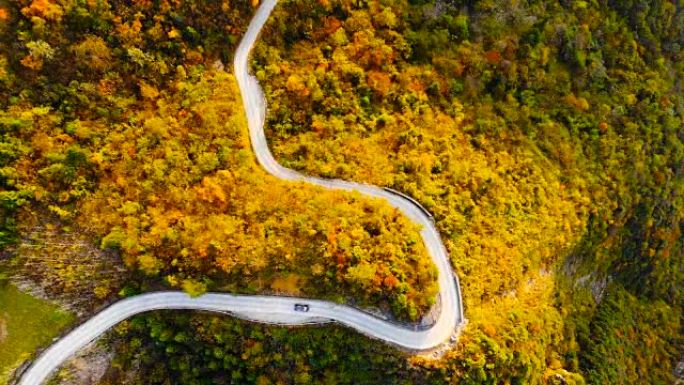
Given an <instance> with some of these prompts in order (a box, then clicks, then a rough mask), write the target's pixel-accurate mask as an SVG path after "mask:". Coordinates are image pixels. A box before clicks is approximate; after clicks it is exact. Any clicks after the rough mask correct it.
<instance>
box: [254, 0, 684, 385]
mask: <svg viewBox="0 0 684 385" xmlns="http://www.w3.org/2000/svg"><path fill="white" fill-rule="evenodd" d="M683 47H684V3H682V2H681V1H674V2H672V1H655V2H654V1H617V2H614V1H574V2H570V1H543V2H541V1H532V2H517V1H502V2H497V1H450V2H445V1H423V0H415V1H413V0H412V1H403V0H396V1H392V0H389V1H368V2H356V1H346V0H331V1H301V0H290V1H282V2H280V3H279V6H278V7H277V8H276V10H275V12H274V14H273V16H272V18H271V20H270V21H269V23H268V25H267V26H266V28H265V30H264V33H263V38H262V40H261V41H260V45H259V46H258V47H257V49H256V51H255V61H254V64H253V70H254V73H255V74H256V76H257V77H258V78H259V80H260V81H261V84H262V85H263V86H264V90H265V94H266V98H267V100H268V105H269V116H268V118H267V127H268V131H267V136H268V137H269V139H270V140H271V144H272V148H273V149H274V154H275V156H276V157H277V158H278V159H279V161H280V162H281V163H282V164H284V165H285V166H287V167H292V168H295V169H299V170H301V171H303V172H307V173H310V174H316V175H322V176H326V177H335V178H343V179H351V180H357V181H364V182H368V183H372V184H376V185H385V186H390V187H393V188H395V189H398V190H400V191H403V192H406V193H408V194H409V195H411V196H413V197H415V198H416V199H418V200H419V201H420V202H421V203H422V204H423V205H424V206H425V207H427V208H428V210H430V211H431V212H433V213H434V214H435V217H436V220H437V226H438V228H439V229H440V231H441V233H442V235H443V237H444V239H445V242H446V245H447V247H448V249H449V252H450V254H451V257H452V261H453V264H454V267H455V269H456V271H457V272H458V273H459V275H460V276H461V277H463V279H462V284H463V293H464V301H465V309H466V317H467V318H468V319H469V321H470V323H469V325H468V328H467V329H466V332H465V334H464V336H463V337H462V343H461V344H460V345H459V348H458V349H456V350H454V351H453V352H451V353H449V354H448V356H447V359H446V360H444V361H443V362H440V363H439V364H435V365H432V364H430V366H433V367H434V368H435V370H444V369H446V370H447V371H448V372H449V373H452V375H454V376H455V377H459V378H461V379H462V382H464V383H473V384H482V383H526V384H535V383H544V382H546V383H565V382H567V383H576V382H581V381H584V380H586V381H588V382H589V383H595V384H604V383H611V384H613V383H625V384H627V383H667V382H668V381H670V382H672V381H673V380H672V369H673V365H674V363H675V362H676V361H677V360H678V359H680V358H681V356H682V345H681V342H682V334H681V324H682V322H681V319H682V309H684V306H682V305H683V302H682V292H683V291H684V287H683V286H684V259H683V258H682V243H683V242H682V240H683V239H682V237H683V235H682V229H683V228H684V227H683V226H684V222H683V219H684V215H683V213H684V211H683V208H684V201H683V200H682V195H684V176H683V175H682V172H683V166H682V165H683V164H684V144H683V143H684V130H683V128H682V127H684V119H683V115H684V100H683V98H682V95H683V92H682V79H683V75H684V67H683V66H682V63H683V62H684V61H683V60H682V59H683V55H684V52H683V51H682V48H683ZM615 317H617V318H615ZM614 319H619V320H621V321H620V322H618V321H614ZM608 320H611V321H608ZM649 324H651V326H650V327H649V326H648V325H649ZM620 325H622V326H620ZM627 325H629V326H627ZM620 338H627V339H628V341H629V342H627V343H622V342H619V341H620ZM642 338H644V339H646V340H647V341H648V342H646V343H643V344H642V343H641V341H640V339H642ZM623 344H624V345H623ZM618 345H619V346H623V347H624V349H623V348H617V346H618ZM606 355H609V356H611V357H614V358H613V359H610V360H609V359H607V357H605V356H606ZM581 374H583V375H584V380H582V379H581V376H580V375H581ZM559 381H560V382H559ZM563 381H564V382H563Z"/></svg>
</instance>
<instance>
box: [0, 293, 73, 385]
mask: <svg viewBox="0 0 684 385" xmlns="http://www.w3.org/2000/svg"><path fill="white" fill-rule="evenodd" d="M73 320H74V316H73V315H71V314H70V313H68V312H65V311H63V310H60V309H59V308H57V307H56V306H54V305H52V304H50V303H48V302H45V301H42V300H40V299H37V298H34V297H32V296H30V295H27V294H24V293H22V292H20V291H19V290H17V288H16V287H14V286H13V285H11V284H9V283H6V282H3V281H2V280H0V384H5V383H6V382H7V380H8V377H9V372H10V371H11V370H12V369H15V368H16V367H17V366H18V365H20V364H21V362H22V361H23V360H24V359H26V358H28V357H29V356H30V355H31V354H32V353H33V352H34V351H35V349H36V348H37V347H39V346H41V345H46V344H47V343H49V342H50V340H51V339H52V338H53V337H55V336H56V335H57V334H58V333H59V331H60V330H62V329H63V328H64V327H66V326H67V325H69V324H70V323H71V322H73Z"/></svg>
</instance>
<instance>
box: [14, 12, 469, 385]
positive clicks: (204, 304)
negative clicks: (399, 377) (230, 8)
mask: <svg viewBox="0 0 684 385" xmlns="http://www.w3.org/2000/svg"><path fill="white" fill-rule="evenodd" d="M275 5H276V0H266V1H264V2H263V3H262V5H261V6H260V7H259V9H258V10H257V12H256V14H255V16H254V18H253V19H252V22H251V23H250V25H249V28H248V29H247V32H246V33H245V36H244V37H243V39H242V41H241V42H240V45H239V47H238V49H237V52H236V55H235V62H234V67H235V76H236V78H237V81H238V84H239V86H240V92H241V94H242V99H243V103H244V107H245V112H246V114H247V120H248V124H249V133H250V139H251V141H252V146H253V148H254V152H255V153H256V156H257V159H258V161H259V163H260V164H261V165H262V166H263V167H264V168H265V169H266V171H268V172H269V173H271V174H273V175H274V176H276V177H278V178H281V179H284V180H290V181H303V182H307V183H311V184H315V185H318V186H322V187H325V188H329V189H335V190H346V191H350V190H355V191H359V192H360V193H362V194H364V195H366V196H369V197H373V198H380V199H384V200H385V201H387V202H388V203H389V204H391V205H392V206H394V207H396V208H397V209H399V210H401V211H402V212H403V213H404V214H405V215H406V216H408V217H409V218H410V219H411V220H413V221H414V222H416V223H417V224H419V225H420V226H422V230H421V236H422V237H423V241H424V243H425V246H426V248H427V250H428V252H429V254H430V256H431V257H432V260H433V262H434V263H435V265H436V266H437V268H438V270H439V287H440V292H439V296H440V303H441V312H440V313H439V315H438V316H437V319H436V322H435V323H434V324H433V325H432V327H430V328H429V329H426V330H421V331H416V330H414V329H413V328H407V327H405V326H401V325H396V324H393V323H390V322H387V321H384V320H382V319H379V318H376V317H374V316H372V315H370V314H368V313H366V312H363V311H361V310H358V309H355V308H352V307H349V306H346V305H339V304H335V303H331V302H326V301H320V300H310V299H301V298H288V297H276V296H259V295H231V294H219V293H212V294H205V295H203V296H201V297H198V298H190V297H189V296H188V295H186V294H184V293H182V292H156V293H148V294H142V295H138V296H135V297H130V298H126V299H124V300H121V301H119V302H117V303H115V304H113V305H111V306H110V307H108V308H107V309H105V310H103V311H102V312H100V313H98V314H97V315H95V316H94V317H92V318H91V319H90V320H88V321H87V322H85V323H84V324H82V325H80V326H79V327H77V328H75V329H74V330H72V331H71V332H70V333H69V334H67V335H66V336H64V337H63V338H61V339H60V340H59V341H57V342H56V343H55V344H53V345H52V346H50V347H49V348H48V349H46V350H45V351H44V352H43V353H42V354H41V355H40V356H39V357H38V358H37V359H36V360H35V361H34V362H33V364H32V365H31V366H30V367H29V368H28V370H27V371H26V372H25V373H24V375H23V376H22V378H21V380H20V382H19V383H20V384H21V385H38V384H42V383H43V382H44V381H45V380H46V379H47V378H48V377H49V375H50V374H51V373H52V372H53V371H54V370H56V369H57V368H58V367H59V366H60V365H61V364H62V363H63V362H64V361H66V360H67V359H68V358H69V357H71V356H72V355H73V354H74V353H76V352H77V351H78V350H79V349H81V348H83V347H84V346H86V345H87V344H88V343H90V342H91V341H93V340H95V339H96V338H97V337H99V336H100V335H102V334H103V333H104V332H106V331H107V330H108V329H109V328H111V327H112V326H114V325H116V324H117V323H119V322H121V321H123V320H125V319H126V318H128V317H131V316H133V315H135V314H139V313H143V312H147V311H151V310H160V309H190V310H207V311H215V312H227V313H231V314H234V315H237V316H240V317H243V318H248V319H250V320H253V321H258V322H265V323H272V324H283V325H300V324H307V323H324V322H330V321H335V322H338V323H340V324H343V325H346V326H349V327H351V328H353V329H355V330H357V331H359V332H361V333H363V334H365V335H367V336H369V337H372V338H377V339H380V340H383V341H385V342H388V343H391V344H394V345H397V346H400V347H403V348H407V349H411V350H428V349H431V348H434V347H436V346H438V345H440V344H442V343H443V342H446V341H448V339H449V338H450V337H451V336H452V335H454V332H455V330H456V328H457V327H458V326H460V325H461V324H462V323H463V322H464V318H463V307H462V303H461V295H460V288H459V284H458V278H457V277H456V276H455V275H454V274H453V272H452V270H451V265H450V263H449V256H448V254H447V252H446V249H445V248H444V245H443V244H442V242H441V239H440V236H439V233H438V232H437V229H436V228H435V226H434V223H433V222H432V220H431V219H430V218H429V217H428V216H427V215H426V214H425V213H424V212H423V211H422V210H421V209H420V208H419V207H418V206H416V205H415V204H414V203H412V202H411V201H410V200H409V199H407V198H404V197H402V196H401V195H398V194H395V193H393V192H391V191H387V190H384V189H381V188H378V187H374V186H369V185H364V184H358V183H352V182H345V181H342V180H326V179H321V178H315V177H310V176H305V175H302V174H299V173H297V172H295V171H293V170H290V169H286V168H284V167H282V166H281V165H280V164H278V162H276V161H275V159H274V158H273V156H272V155H271V152H270V150H269V148H268V143H267V141H266V137H265V135H264V127H263V126H264V120H265V116H266V102H265V99H264V96H263V93H262V90H261V88H260V87H259V84H258V82H257V81H256V79H255V78H254V77H253V76H251V75H250V74H249V71H248V59H249V53H250V51H251V49H252V46H253V45H254V43H255V41H256V39H257V37H258V35H259V32H260V31H261V28H262V27H263V25H264V23H265V22H266V20H267V19H268V16H269V15H270V13H271V11H272V10H273V7H275ZM295 304H304V305H308V311H306V312H303V311H297V310H295Z"/></svg>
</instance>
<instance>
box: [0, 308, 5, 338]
mask: <svg viewBox="0 0 684 385" xmlns="http://www.w3.org/2000/svg"><path fill="white" fill-rule="evenodd" d="M6 319H7V313H5V314H3V315H2V317H0V342H2V341H4V340H5V339H6V338H7V321H6Z"/></svg>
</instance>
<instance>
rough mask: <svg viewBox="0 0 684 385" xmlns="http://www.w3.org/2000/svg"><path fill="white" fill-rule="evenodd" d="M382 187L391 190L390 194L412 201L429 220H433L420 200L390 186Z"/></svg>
mask: <svg viewBox="0 0 684 385" xmlns="http://www.w3.org/2000/svg"><path fill="white" fill-rule="evenodd" d="M382 189H383V190H385V191H387V192H391V193H392V194H395V195H399V196H400V197H402V198H404V199H406V200H407V201H409V202H411V203H413V204H414V205H415V206H416V207H418V208H419V209H420V211H422V212H423V214H425V215H427V217H428V218H430V220H431V221H432V222H434V221H435V217H433V216H432V213H431V212H429V211H428V210H427V209H426V208H425V207H423V205H421V204H420V202H418V201H417V200H415V199H414V198H411V197H410V196H408V195H406V194H404V193H403V192H401V191H397V190H395V189H393V188H391V187H383V188H382Z"/></svg>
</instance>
